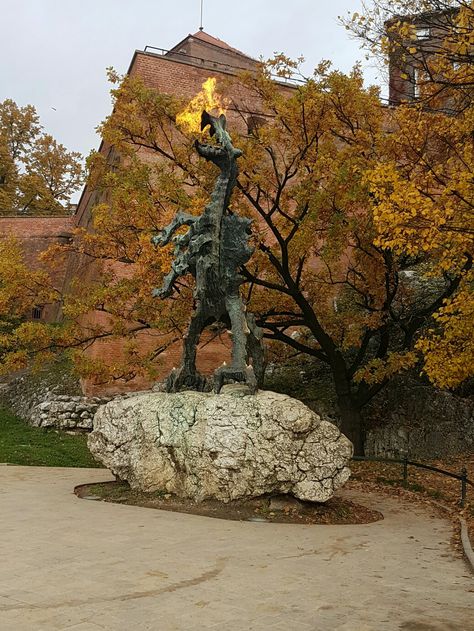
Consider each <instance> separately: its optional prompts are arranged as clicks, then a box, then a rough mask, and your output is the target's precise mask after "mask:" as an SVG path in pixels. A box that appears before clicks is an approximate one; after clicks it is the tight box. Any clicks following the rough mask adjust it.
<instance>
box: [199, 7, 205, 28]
mask: <svg viewBox="0 0 474 631" xmlns="http://www.w3.org/2000/svg"><path fill="white" fill-rule="evenodd" d="M203 4H204V0H201V22H200V26H199V30H200V31H203V30H204V29H203V26H202V5H203Z"/></svg>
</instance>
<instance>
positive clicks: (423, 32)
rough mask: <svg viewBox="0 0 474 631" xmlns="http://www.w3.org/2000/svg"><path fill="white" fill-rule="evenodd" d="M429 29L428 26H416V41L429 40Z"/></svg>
mask: <svg viewBox="0 0 474 631" xmlns="http://www.w3.org/2000/svg"><path fill="white" fill-rule="evenodd" d="M429 38H430V27H429V26H417V27H416V39H429Z"/></svg>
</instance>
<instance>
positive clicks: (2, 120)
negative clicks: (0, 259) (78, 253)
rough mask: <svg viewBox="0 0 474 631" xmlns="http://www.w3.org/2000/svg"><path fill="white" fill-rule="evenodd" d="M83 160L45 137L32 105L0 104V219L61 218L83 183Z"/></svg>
mask: <svg viewBox="0 0 474 631" xmlns="http://www.w3.org/2000/svg"><path fill="white" fill-rule="evenodd" d="M82 176H83V169H82V164H81V156H80V154H79V153H77V152H70V151H67V149H66V148H65V147H64V146H63V145H61V144H59V143H58V142H56V140H54V138H53V137H52V136H50V135H49V134H45V133H43V131H42V127H41V125H40V123H39V118H38V115H37V113H36V110H35V108H34V107H33V106H32V105H27V106H25V107H19V106H18V105H17V104H16V103H15V102H14V101H12V100H11V99H6V100H5V101H3V103H0V215H23V216H24V215H64V214H69V213H70V206H69V201H70V197H71V195H72V194H73V193H74V192H76V191H77V190H78V189H79V188H80V186H81V184H82V181H83V179H82Z"/></svg>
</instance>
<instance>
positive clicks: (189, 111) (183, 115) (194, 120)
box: [176, 77, 226, 134]
mask: <svg viewBox="0 0 474 631" xmlns="http://www.w3.org/2000/svg"><path fill="white" fill-rule="evenodd" d="M225 105H226V103H225V101H224V99H223V98H222V97H221V95H220V94H218V93H217V92H216V79H215V77H209V79H206V81H204V83H203V84H202V90H201V92H199V93H198V94H196V96H195V97H194V98H193V99H191V101H190V102H189V103H188V105H187V106H186V107H185V109H184V110H183V111H182V112H180V113H179V114H178V115H177V116H176V124H177V125H178V127H179V128H180V129H181V130H182V131H183V132H184V133H187V134H202V133H203V132H202V131H201V116H202V112H203V111H204V110H205V111H207V112H217V115H218V116H220V115H221V114H225V111H226V109H225Z"/></svg>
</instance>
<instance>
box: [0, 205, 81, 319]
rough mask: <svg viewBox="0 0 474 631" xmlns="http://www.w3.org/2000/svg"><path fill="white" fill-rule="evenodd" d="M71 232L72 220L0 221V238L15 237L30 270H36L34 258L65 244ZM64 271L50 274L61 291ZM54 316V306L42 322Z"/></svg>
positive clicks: (35, 218)
mask: <svg viewBox="0 0 474 631" xmlns="http://www.w3.org/2000/svg"><path fill="white" fill-rule="evenodd" d="M73 228H74V217H0V235H13V236H15V237H16V238H17V239H18V240H19V242H20V243H21V246H22V248H23V252H24V256H25V261H26V262H27V263H28V265H30V266H31V267H32V268H33V269H34V268H36V267H38V266H40V265H41V262H40V261H39V260H38V256H39V255H40V254H41V253H42V252H44V251H45V250H47V248H48V247H49V246H50V245H52V244H53V243H65V242H67V241H68V239H69V238H70V236H71V232H72V230H73ZM65 275H66V267H65V266H60V267H58V268H56V269H54V270H53V271H52V278H53V282H54V284H55V286H56V287H57V288H59V289H61V288H62V286H63V283H64V279H65ZM57 316H58V305H48V306H47V307H45V309H44V312H43V317H42V319H44V320H46V321H48V322H51V321H53V320H55V319H56V318H57Z"/></svg>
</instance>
